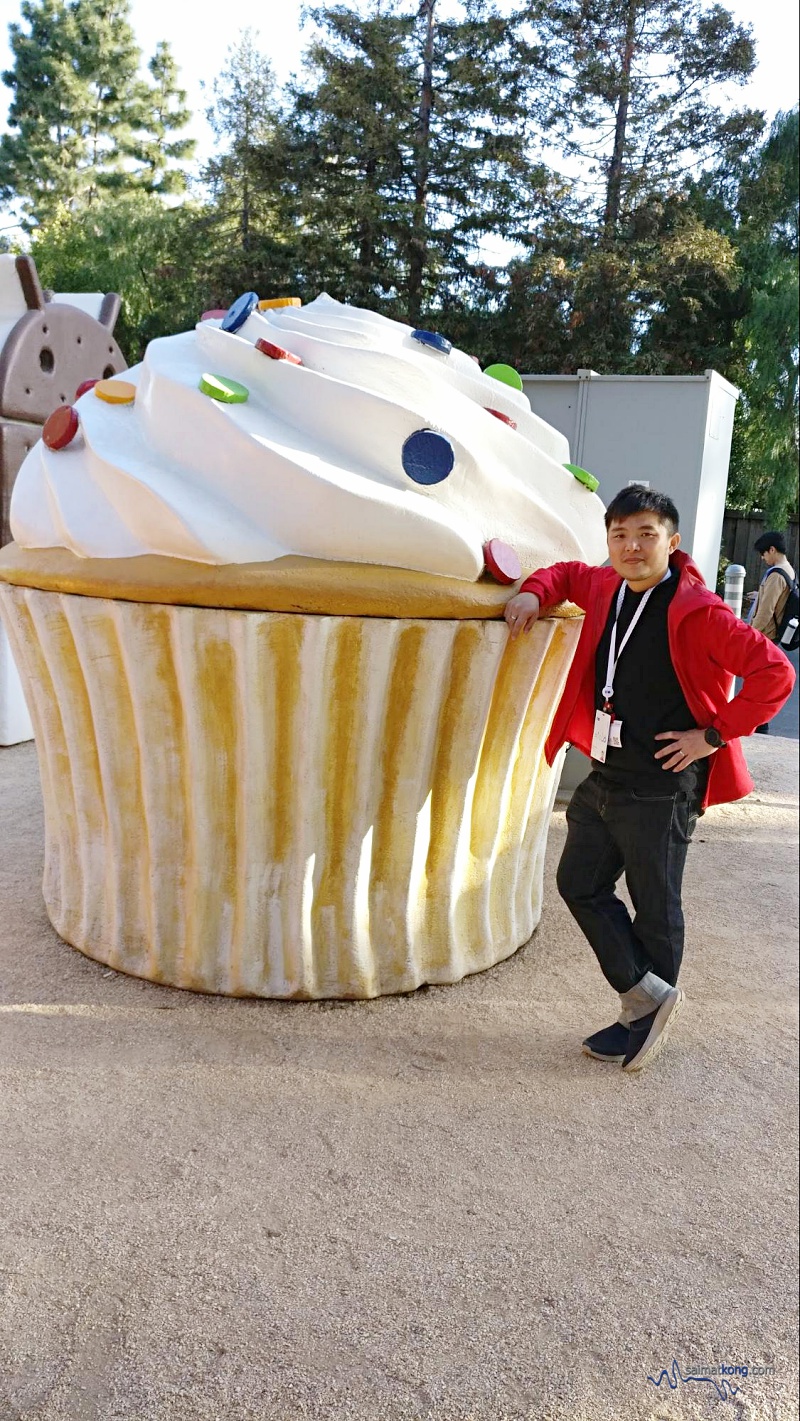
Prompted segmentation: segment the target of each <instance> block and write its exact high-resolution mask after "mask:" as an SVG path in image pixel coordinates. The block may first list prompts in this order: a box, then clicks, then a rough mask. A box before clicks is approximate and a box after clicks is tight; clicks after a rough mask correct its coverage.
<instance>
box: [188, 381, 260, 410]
mask: <svg viewBox="0 0 800 1421" xmlns="http://www.w3.org/2000/svg"><path fill="white" fill-rule="evenodd" d="M200 389H201V390H202V392H203V394H204V395H210V396H211V398H212V400H219V401H220V403H221V404H223V405H243V404H244V402H245V400H246V399H247V398H248V396H249V394H250V391H249V390H248V388H247V386H246V385H240V384H239V382H238V380H229V379H228V378H227V377H226V376H225V375H201V376H200Z"/></svg>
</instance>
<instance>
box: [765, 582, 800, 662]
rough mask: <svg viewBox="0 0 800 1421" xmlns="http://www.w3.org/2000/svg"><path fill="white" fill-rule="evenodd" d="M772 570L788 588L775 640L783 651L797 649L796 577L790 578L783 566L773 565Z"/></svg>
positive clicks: (799, 606) (799, 594) (799, 591)
mask: <svg viewBox="0 0 800 1421" xmlns="http://www.w3.org/2000/svg"><path fill="white" fill-rule="evenodd" d="M772 572H779V573H780V575H781V577H782V578H783V580H784V582H785V583H786V584H787V586H788V588H789V596H788V597H787V599H786V605H785V607H784V609H783V612H782V614H781V619H780V622H779V623H778V630H777V632H776V633H775V642H776V644H777V645H778V646H780V647H782V649H783V650H784V651H797V648H798V646H800V586H798V582H797V578H796V577H795V578H794V579H792V578H791V577H790V576H789V574H788V572H787V571H786V569H785V568H783V567H773V569H772Z"/></svg>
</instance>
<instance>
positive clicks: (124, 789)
mask: <svg viewBox="0 0 800 1421" xmlns="http://www.w3.org/2000/svg"><path fill="white" fill-rule="evenodd" d="M521 386H522V382H521V380H520V379H519V377H518V376H516V375H515V372H514V371H512V370H511V369H510V368H509V367H507V366H497V367H491V368H490V369H489V370H486V371H481V369H480V368H479V366H478V364H477V363H476V362H475V361H474V360H473V359H472V358H471V357H470V356H468V355H466V354H465V353H463V352H461V351H459V350H457V349H454V348H452V347H451V346H450V344H449V342H448V341H447V340H446V339H444V337H443V336H441V335H439V334H438V333H436V332H430V331H419V330H417V331H415V330H413V329H412V328H411V327H410V326H406V325H402V324H400V323H398V322H394V321H391V320H388V319H387V318H385V317H383V316H380V315H376V314H375V313H373V312H370V311H363V310H357V309H354V308H352V307H349V306H346V305H340V304H339V303H338V302H336V301H333V300H331V299H330V298H329V297H327V296H320V297H319V298H318V299H317V300H315V301H313V302H311V303H310V304H309V305H307V306H300V303H299V302H298V301H296V300H286V299H283V300H279V299H276V300H267V301H259V299H258V296H257V295H256V294H255V293H246V294H245V295H244V296H242V297H241V298H239V299H238V300H237V301H236V302H235V303H234V304H233V306H232V307H231V309H230V310H229V311H228V312H226V313H216V314H213V313H212V314H211V316H210V317H209V318H208V319H203V320H201V321H200V322H199V323H198V325H197V326H196V328H195V329H194V330H192V331H188V332H186V333H184V334H180V335H176V336H172V337H170V338H167V339H163V340H156V341H153V342H152V343H151V345H150V346H149V347H148V349H147V352H146V354H145V358H144V360H143V362H142V364H141V365H139V366H137V367H135V368H134V369H132V370H129V371H126V372H125V375H124V378H119V377H112V378H111V379H101V380H99V381H97V382H95V383H91V382H90V383H89V385H88V387H87V388H83V389H82V390H81V392H80V393H79V395H78V397H77V398H76V399H75V401H74V403H73V404H72V405H68V406H60V407H59V409H58V410H56V411H55V412H54V414H53V416H52V418H51V419H50V420H48V422H47V424H46V425H45V427H44V430H43V434H42V439H41V440H40V441H39V442H38V443H37V444H36V445H35V447H34V448H33V449H32V450H31V452H30V453H29V454H28V456H27V458H26V460H25V463H24V464H23V466H22V469H21V471H20V473H19V476H18V478H17V482H16V485H15V489H14V496H13V502H12V508H11V526H12V531H13V534H14V538H15V542H14V543H12V544H11V545H10V546H9V547H8V548H6V549H5V550H4V551H3V553H2V555H0V610H2V614H3V617H4V619H5V622H6V625H7V627H8V631H9V636H10V639H11V644H12V647H13V650H14V654H15V657H16V659H17V662H18V665H19V669H20V672H21V675H22V679H23V684H24V687H25V691H26V697H27V700H28V704H29V707H30V711H31V715H32V718H33V722H34V727H35V732H36V744H37V750H38V755H39V762H40V769H41V779H42V787H43V793H44V801H45V816H46V855H45V872H44V896H45V902H46V905H47V911H48V913H49V916H50V919H51V921H52V923H53V925H54V927H55V928H56V931H57V932H58V933H60V935H61V936H62V937H63V938H65V939H66V941H67V942H69V943H72V944H73V945H74V946H75V947H77V948H79V949H80V950H81V951H82V952H84V953H87V954H88V955H89V956H90V957H93V958H95V959H97V960H98V961H100V962H103V963H107V964H108V965H109V966H111V967H114V968H118V969H119V970H121V971H124V972H129V973H133V974H135V975H137V976H141V977H147V978H149V979H150V980H152V981H156V982H163V983H170V984H172V985H174V986H179V987H185V988H190V989H192V990H195V991H205V992H222V993H229V994H233V995H255V996H264V997H295V998H316V997H374V996H376V995H379V994H381V993H390V992H406V991H410V990H413V989H414V988H415V987H418V986H419V985H420V984H421V983H423V982H455V981H458V980H459V979H460V978H461V977H463V976H464V975H465V974H467V973H470V972H477V971H480V970H481V969H483V968H486V967H489V966H491V965H492V964H493V963H496V962H498V961H500V960H501V959H503V958H505V957H508V956H509V955H510V954H511V953H512V952H514V951H515V950H516V948H518V947H519V946H520V944H521V943H523V942H525V941H526V940H527V939H528V938H529V937H530V935H531V933H532V932H533V930H534V928H535V927H536V925H537V922H538V920H539V915H540V911H541V890H542V867H543V858H544V850H545V841H546V835H547V825H548V820H549V816H550V810H551V807H552V802H553V797H554V794H555V789H556V784H557V779H558V774H559V769H560V763H559V762H556V763H555V764H553V765H548V764H547V763H546V761H545V758H544V742H545V738H546V735H547V731H548V728H549V725H550V721H551V719H552V715H553V712H554V709H555V707H556V705H557V703H558V700H559V696H560V694H561V691H562V688H563V685H564V681H565V678H566V674H567V671H568V669H569V664H570V661H571V658H572V655H573V651H574V648H575V645H576V642H577V638H578V633H579V629H580V621H579V616H578V614H577V611H576V609H574V608H568V607H567V608H563V609H559V610H557V611H556V612H555V613H554V614H551V615H549V616H548V617H547V618H543V619H541V620H540V621H539V622H538V624H537V626H536V628H535V630H534V632H533V633H532V634H531V635H530V636H528V637H525V638H520V639H518V640H517V641H515V642H513V643H512V642H510V641H509V637H508V631H507V628H506V625H505V622H504V621H503V620H502V610H503V606H504V604H505V602H506V600H507V598H508V596H509V595H510V594H511V592H512V591H513V586H512V585H510V584H513V583H514V581H515V579H517V578H518V577H519V576H520V575H521V573H522V569H523V567H524V568H526V569H530V568H532V567H535V566H538V565H542V564H545V563H549V562H552V561H555V560H557V559H561V558H568V559H575V558H578V559H583V560H584V561H587V562H592V563H599V562H601V561H602V560H603V559H604V558H605V552H606V549H605V538H604V526H603V509H602V505H601V503H600V501H599V499H598V498H597V496H596V494H595V493H594V491H593V488H592V480H591V478H589V477H587V476H586V475H584V474H583V473H582V471H581V470H577V469H575V468H574V466H572V465H571V464H570V463H569V449H568V446H567V443H566V440H565V439H564V438H563V437H562V436H561V435H560V434H559V433H558V432H557V431H555V430H554V429H552V428H550V427H549V426H548V425H546V424H545V423H543V421H542V420H540V419H538V418H537V417H536V416H535V415H534V414H532V413H531V410H530V408H529V406H528V402H527V399H526V398H525V395H524V394H523V392H522V388H521Z"/></svg>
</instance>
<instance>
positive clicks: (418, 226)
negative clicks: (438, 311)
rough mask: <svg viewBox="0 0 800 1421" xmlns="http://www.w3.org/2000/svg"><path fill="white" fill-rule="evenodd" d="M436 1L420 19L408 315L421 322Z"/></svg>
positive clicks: (424, 7) (424, 6)
mask: <svg viewBox="0 0 800 1421" xmlns="http://www.w3.org/2000/svg"><path fill="white" fill-rule="evenodd" d="M435 9H436V0H421V4H420V7H419V16H420V18H421V19H424V20H425V22H426V25H425V43H424V48H423V59H422V93H421V95H420V102H419V115H418V118H417V129H416V134H415V141H416V149H417V158H416V166H415V172H414V210H413V220H412V234H411V251H410V255H409V262H408V315H409V319H410V320H411V321H418V320H419V314H420V308H421V305H422V279H423V276H424V273H425V267H426V264H427V255H428V253H427V215H426V205H427V199H428V177H429V174H430V133H431V112H432V110H433V36H434V10H435Z"/></svg>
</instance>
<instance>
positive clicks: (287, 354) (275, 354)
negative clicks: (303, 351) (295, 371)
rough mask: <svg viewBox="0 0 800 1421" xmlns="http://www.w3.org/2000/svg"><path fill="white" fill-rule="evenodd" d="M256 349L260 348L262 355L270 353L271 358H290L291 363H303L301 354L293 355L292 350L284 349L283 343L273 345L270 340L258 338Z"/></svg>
mask: <svg viewBox="0 0 800 1421" xmlns="http://www.w3.org/2000/svg"><path fill="white" fill-rule="evenodd" d="M256 350H260V351H261V354H262V355H268V356H269V358H270V360H288V362H289V364H290V365H302V363H303V362H302V360H301V359H300V356H299V355H292V352H291V351H290V350H284V348H283V346H282V345H273V344H272V341H269V340H257V341H256Z"/></svg>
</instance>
